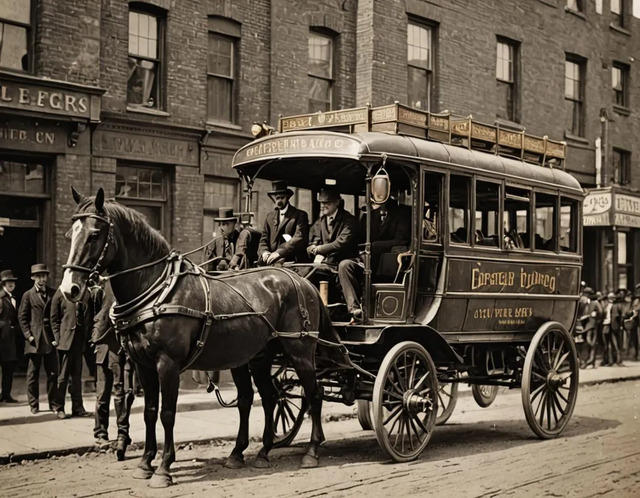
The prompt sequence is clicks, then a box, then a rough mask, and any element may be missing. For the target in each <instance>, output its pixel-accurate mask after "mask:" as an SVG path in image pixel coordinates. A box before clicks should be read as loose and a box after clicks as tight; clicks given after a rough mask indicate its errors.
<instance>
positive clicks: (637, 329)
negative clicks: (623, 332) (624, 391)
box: [628, 284, 640, 361]
mask: <svg viewBox="0 0 640 498" xmlns="http://www.w3.org/2000/svg"><path fill="white" fill-rule="evenodd" d="M638 317H640V284H637V285H636V288H635V290H634V293H633V300H632V301H631V316H629V317H628V318H629V319H630V320H631V323H630V326H629V328H630V330H629V357H630V358H631V359H632V360H634V361H638V359H639V358H640V356H639V355H638V353H639V352H640V351H639V349H640V320H639V319H638ZM632 348H633V350H634V353H633V354H631V349H632Z"/></svg>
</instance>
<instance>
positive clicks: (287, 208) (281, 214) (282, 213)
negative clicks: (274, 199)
mask: <svg viewBox="0 0 640 498" xmlns="http://www.w3.org/2000/svg"><path fill="white" fill-rule="evenodd" d="M289 206H291V204H290V203H288V202H287V207H285V208H284V209H281V210H280V216H284V215H285V214H286V212H287V211H288V210H289Z"/></svg>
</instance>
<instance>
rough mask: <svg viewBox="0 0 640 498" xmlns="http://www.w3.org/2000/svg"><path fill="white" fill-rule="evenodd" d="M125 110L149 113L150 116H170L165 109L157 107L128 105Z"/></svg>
mask: <svg viewBox="0 0 640 498" xmlns="http://www.w3.org/2000/svg"><path fill="white" fill-rule="evenodd" d="M127 112H137V113H139V114H149V115H151V116H162V117H163V118H168V117H170V116H171V114H169V113H168V112H165V111H159V110H157V109H149V108H146V107H132V106H130V105H128V106H127Z"/></svg>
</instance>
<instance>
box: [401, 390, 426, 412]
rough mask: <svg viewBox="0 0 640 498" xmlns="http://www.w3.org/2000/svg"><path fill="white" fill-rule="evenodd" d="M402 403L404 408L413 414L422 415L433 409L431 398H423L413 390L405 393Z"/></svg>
mask: <svg viewBox="0 0 640 498" xmlns="http://www.w3.org/2000/svg"><path fill="white" fill-rule="evenodd" d="M402 403H403V406H404V408H405V409H406V410H408V411H409V412H411V413H422V412H426V411H427V410H431V409H433V402H432V401H431V398H428V397H424V396H421V395H420V394H418V392H417V391H415V390H413V389H410V390H408V391H407V392H405V393H404V396H403V398H402Z"/></svg>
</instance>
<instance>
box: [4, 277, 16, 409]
mask: <svg viewBox="0 0 640 498" xmlns="http://www.w3.org/2000/svg"><path fill="white" fill-rule="evenodd" d="M17 280H18V279H17V278H16V277H14V276H13V272H12V271H11V270H4V271H2V272H0V283H1V284H2V289H0V368H1V369H2V392H1V393H0V402H2V401H4V402H5V403H17V402H18V401H17V400H15V399H13V398H12V397H11V387H12V385H13V372H14V370H15V368H16V363H17V361H18V353H17V351H16V334H17V333H18V331H19V330H20V325H19V324H18V303H17V302H16V298H15V297H14V295H13V292H14V291H15V289H16V281H17Z"/></svg>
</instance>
